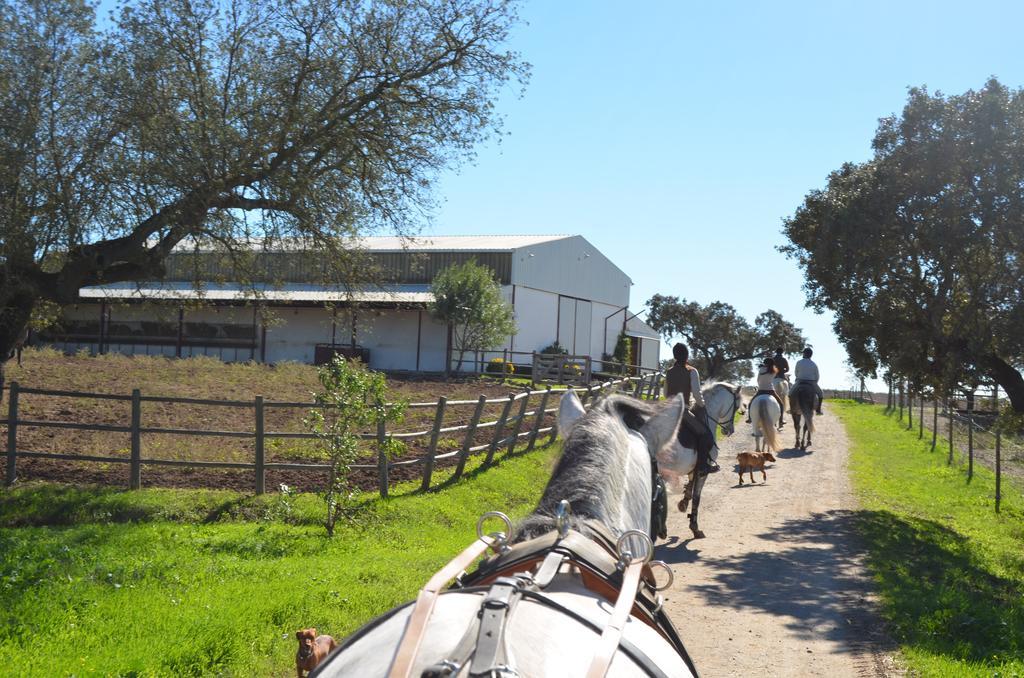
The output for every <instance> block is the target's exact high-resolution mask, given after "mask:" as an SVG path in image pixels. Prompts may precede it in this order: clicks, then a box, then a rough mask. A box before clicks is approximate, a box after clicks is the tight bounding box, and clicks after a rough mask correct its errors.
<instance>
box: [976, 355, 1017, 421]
mask: <svg viewBox="0 0 1024 678" xmlns="http://www.w3.org/2000/svg"><path fill="white" fill-rule="evenodd" d="M985 365H986V367H988V373H989V375H990V376H991V377H992V378H993V379H994V380H995V382H996V383H997V384H999V385H1000V386H1002V387H1003V390H1004V391H1006V397H1007V398H1009V399H1010V406H1011V407H1013V411H1014V412H1019V413H1024V377H1022V376H1021V374H1020V372H1018V371H1017V370H1016V369H1014V368H1013V366H1012V365H1010V364H1009V363H1007V362H1006V361H1005V360H1003V359H1002V358H1000V357H999V356H994V355H993V356H988V357H987V358H986V359H985Z"/></svg>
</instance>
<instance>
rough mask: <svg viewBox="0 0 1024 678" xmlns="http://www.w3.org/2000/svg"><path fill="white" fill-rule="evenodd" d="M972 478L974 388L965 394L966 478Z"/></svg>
mask: <svg viewBox="0 0 1024 678" xmlns="http://www.w3.org/2000/svg"><path fill="white" fill-rule="evenodd" d="M973 478H974V389H971V392H970V393H968V394H967V480H968V482H969V481H970V480H971V479H973Z"/></svg>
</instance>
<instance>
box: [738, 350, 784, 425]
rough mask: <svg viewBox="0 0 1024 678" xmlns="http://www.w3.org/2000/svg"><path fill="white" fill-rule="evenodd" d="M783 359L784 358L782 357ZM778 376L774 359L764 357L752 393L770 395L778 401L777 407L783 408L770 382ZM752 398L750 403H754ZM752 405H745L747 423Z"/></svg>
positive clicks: (780, 399)
mask: <svg viewBox="0 0 1024 678" xmlns="http://www.w3.org/2000/svg"><path fill="white" fill-rule="evenodd" d="M783 360H785V358H783ZM777 377H778V368H777V367H776V366H775V360H774V359H773V358H765V359H764V362H763V363H761V369H759V370H758V371H757V393H755V394H754V398H756V397H757V396H759V395H770V396H772V397H773V398H775V399H776V400H777V401H779V409H780V410H781V409H783V405H782V398H780V397H779V394H778V393H776V392H775V385H774V384H773V383H772V382H774V381H775V379H776V378H777ZM754 398H751V399H750V404H751V405H753V404H754ZM752 409H753V407H747V423H748V424H749V423H750V410H752Z"/></svg>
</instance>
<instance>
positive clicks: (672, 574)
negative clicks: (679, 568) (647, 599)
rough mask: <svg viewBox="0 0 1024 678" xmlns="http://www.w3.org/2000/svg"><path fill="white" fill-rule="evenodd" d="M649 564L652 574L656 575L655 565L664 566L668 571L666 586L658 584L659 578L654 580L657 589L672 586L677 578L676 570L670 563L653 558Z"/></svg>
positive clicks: (661, 589)
mask: <svg viewBox="0 0 1024 678" xmlns="http://www.w3.org/2000/svg"><path fill="white" fill-rule="evenodd" d="M647 566H648V567H650V568H651V576H654V568H655V566H657V567H661V568H664V570H665V571H666V572H668V582H666V583H665V585H664V586H657V583H658V582H657V580H655V581H654V583H655V587H654V590H655V591H664V590H665V589H667V588H668V587H670V586H672V582H674V581H675V580H676V574H675V572H673V571H672V568H671V567H669V564H668V563H666V562H665V561H664V560H652V561H651V562H649V563H647Z"/></svg>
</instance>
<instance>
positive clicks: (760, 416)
mask: <svg viewBox="0 0 1024 678" xmlns="http://www.w3.org/2000/svg"><path fill="white" fill-rule="evenodd" d="M769 400H770V398H767V397H766V398H760V399H759V400H758V401H757V423H758V425H759V426H760V427H761V433H762V434H763V435H764V437H765V441H766V442H767V443H768V446H769V447H770V448H771V449H772V451H775V450H777V449H779V436H778V435H776V432H775V418H774V417H773V416H772V414H771V412H769V411H768V402H769Z"/></svg>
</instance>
